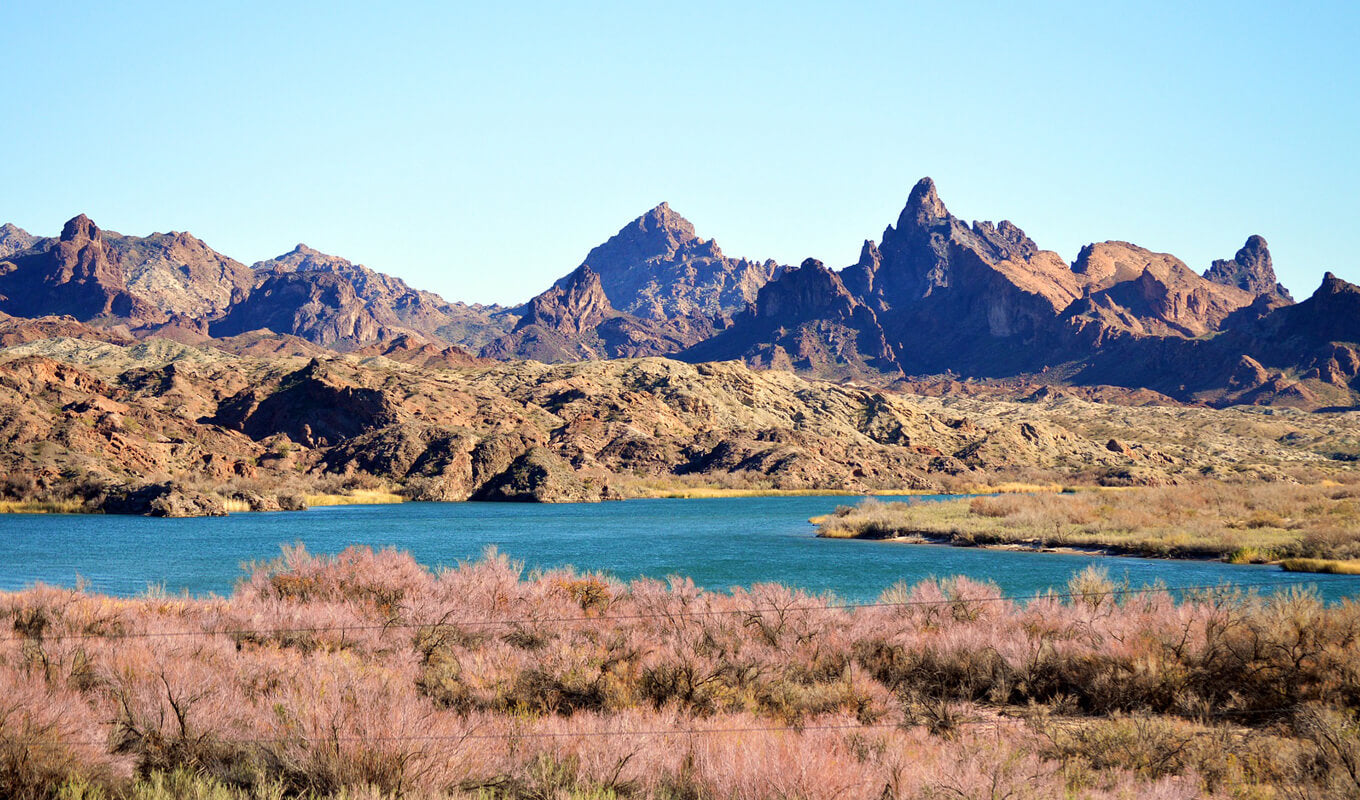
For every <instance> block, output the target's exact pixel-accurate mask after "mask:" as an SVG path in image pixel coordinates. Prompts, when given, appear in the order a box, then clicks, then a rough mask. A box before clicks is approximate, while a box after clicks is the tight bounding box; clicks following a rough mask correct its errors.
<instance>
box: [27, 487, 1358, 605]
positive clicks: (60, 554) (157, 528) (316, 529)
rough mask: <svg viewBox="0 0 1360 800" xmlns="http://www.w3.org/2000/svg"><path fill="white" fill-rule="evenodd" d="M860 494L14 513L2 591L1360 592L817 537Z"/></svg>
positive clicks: (1323, 584) (1240, 572)
mask: <svg viewBox="0 0 1360 800" xmlns="http://www.w3.org/2000/svg"><path fill="white" fill-rule="evenodd" d="M846 502H853V499H852V498H845V497H760V498H724V499H710V500H629V501H625V502H619V503H598V504H568V505H525V504H512V503H503V504H502V503H408V504H404V505H384V506H337V507H331V508H317V509H312V510H310V511H305V512H300V513H298V512H294V513H257V514H233V515H231V516H229V517H216V518H206V519H148V518H145V517H118V516H85V515H19V514H11V515H3V516H0V589H19V588H22V587H24V586H27V585H30V584H32V583H34V582H36V581H42V582H44V583H49V584H57V585H66V586H69V585H73V584H74V583H75V581H76V578H77V576H80V577H82V578H84V579H86V580H88V581H89V582H90V584H91V587H92V588H93V589H95V590H97V591H102V592H109V593H113V594H124V595H126V594H138V593H141V592H144V591H146V589H147V587H148V585H153V584H158V585H163V586H164V587H165V589H166V590H168V591H170V592H180V591H188V592H190V593H193V594H207V593H217V594H227V593H230V592H231V590H232V586H233V585H234V583H235V581H236V579H237V578H239V577H240V576H241V574H242V572H241V565H242V564H243V563H246V562H250V561H255V560H262V559H270V558H273V557H275V556H277V555H278V554H279V546H280V545H282V544H289V543H294V542H302V543H303V544H305V545H306V546H307V548H308V549H309V550H310V551H312V552H315V553H334V552H337V551H339V550H341V549H343V548H345V547H346V546H349V545H352V544H367V545H372V546H374V547H386V546H392V547H396V548H399V549H401V550H407V551H410V552H411V554H412V555H414V556H415V558H416V559H417V560H418V561H420V562H421V563H423V564H426V565H429V566H432V567H435V566H440V565H446V566H452V565H455V564H457V563H458V562H459V561H463V560H468V559H475V558H477V557H479V556H480V555H481V553H482V552H483V551H484V550H485V548H487V547H488V546H495V547H496V548H498V549H499V550H500V551H501V552H504V553H507V554H509V555H510V556H511V557H512V558H514V559H516V560H520V561H523V562H524V563H525V566H526V568H528V569H533V568H536V567H557V566H563V565H573V566H575V567H577V568H578V569H580V570H589V571H595V570H599V571H604V572H608V573H611V574H613V575H614V576H616V577H618V578H623V579H628V578H634V577H637V576H642V575H645V576H651V577H658V578H663V577H665V576H667V575H676V574H679V575H686V576H689V577H691V578H693V579H694V581H695V582H696V583H698V584H699V585H701V586H706V587H709V588H714V589H727V588H730V587H732V586H749V585H750V584H752V583H758V582H767V581H778V582H781V583H785V584H789V585H793V586H797V587H801V588H804V589H809V590H812V591H816V592H833V593H834V594H836V595H837V596H839V597H840V598H843V599H845V600H850V601H863V600H871V599H873V598H875V597H877V596H878V595H879V593H880V592H882V591H883V590H884V589H885V588H887V587H889V586H891V585H892V584H893V583H895V582H897V581H900V580H905V581H908V582H916V581H920V580H922V579H925V578H928V577H931V576H949V575H968V576H971V577H974V578H978V579H982V580H988V581H994V582H995V583H997V584H999V585H1000V586H1001V588H1002V589H1003V591H1005V592H1006V593H1008V594H1015V595H1027V594H1032V593H1034V592H1037V591H1040V590H1043V589H1045V588H1048V587H1059V586H1062V585H1064V584H1065V583H1066V582H1067V580H1068V578H1069V577H1070V576H1071V575H1072V574H1073V573H1075V572H1078V571H1080V570H1082V569H1084V568H1085V567H1087V566H1088V565H1090V564H1098V565H1100V566H1102V567H1106V568H1107V569H1109V571H1110V574H1111V577H1112V578H1114V579H1116V580H1121V579H1127V580H1128V581H1129V583H1130V584H1131V585H1133V586H1143V585H1147V584H1149V583H1152V582H1154V581H1156V580H1161V581H1163V582H1165V583H1166V584H1167V585H1168V586H1172V587H1176V586H1200V585H1216V584H1221V583H1240V584H1257V583H1270V584H1276V583H1278V584H1280V585H1300V586H1303V585H1313V584H1316V585H1317V586H1318V587H1319V591H1321V592H1322V594H1323V595H1324V596H1325V597H1327V598H1328V599H1336V598H1339V597H1343V596H1350V595H1357V594H1360V577H1340V576H1330V575H1329V576H1317V575H1301V574H1293V573H1286V572H1282V571H1281V570H1279V569H1277V568H1274V567H1259V566H1233V565H1228V564H1222V563H1218V562H1202V561H1168V560H1161V559H1143V558H1108V557H1099V556H1083V555H1067V554H1055V553H1031V552H1012V551H1005V550H980V549H972V548H962V547H946V546H932V545H907V544H895V543H891V542H872V541H851V540H829V539H817V538H815V537H814V536H813V533H814V530H813V526H812V525H811V524H809V523H808V521H807V519H808V517H810V516H813V515H817V514H825V513H828V512H830V511H832V510H833V509H835V507H836V506H837V505H840V504H843V503H846Z"/></svg>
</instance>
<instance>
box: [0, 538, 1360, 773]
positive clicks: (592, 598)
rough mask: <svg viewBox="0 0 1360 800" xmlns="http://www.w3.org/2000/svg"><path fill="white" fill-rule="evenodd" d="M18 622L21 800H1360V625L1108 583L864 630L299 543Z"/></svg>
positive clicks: (4, 712) (41, 606)
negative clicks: (195, 578) (225, 587)
mask: <svg viewBox="0 0 1360 800" xmlns="http://www.w3.org/2000/svg"><path fill="white" fill-rule="evenodd" d="M0 619H3V620H4V621H5V627H6V628H7V629H8V630H9V631H11V633H10V634H9V635H7V636H6V637H5V638H3V640H0V686H3V696H4V697H5V701H4V703H3V704H2V705H0V794H4V795H5V796H8V797H16V798H48V797H109V798H113V797H119V798H121V797H128V798H134V797H135V798H153V797H154V798H159V797H170V796H205V797H223V798H228V797H241V798H245V797H341V796H344V797H395V796H402V797H408V796H416V797H506V798H541V797H613V798H617V797H657V798H661V797H665V798H710V797H711V798H729V797H740V798H766V797H768V798H775V797H801V798H828V799H829V798H844V797H851V798H858V797H862V798H882V797H891V798H923V799H924V798H938V797H959V796H962V797H992V796H1007V797H1015V798H1041V797H1042V798H1049V797H1090V798H1116V797H1117V798H1132V797H1161V798H1191V797H1225V798H1226V797H1242V798H1245V797H1264V798H1271V797H1281V798H1282V797H1292V796H1297V791H1299V790H1300V789H1303V790H1306V791H1307V792H1308V793H1309V794H1308V795H1307V796H1312V797H1336V798H1340V797H1350V796H1354V793H1355V792H1356V791H1357V789H1360V784H1358V783H1357V782H1356V780H1355V777H1354V773H1352V772H1351V771H1349V770H1348V767H1347V765H1348V764H1354V763H1356V762H1355V760H1354V759H1356V758H1357V757H1360V723H1357V718H1356V710H1357V703H1358V702H1360V701H1357V698H1360V607H1358V606H1356V605H1355V604H1354V603H1352V602H1349V601H1345V602H1342V603H1340V604H1338V605H1335V606H1330V607H1329V606H1324V605H1323V604H1322V603H1320V602H1319V601H1318V600H1317V599H1316V598H1315V597H1312V596H1310V595H1308V594H1297V593H1295V594H1289V595H1280V596H1274V597H1270V598H1266V599H1263V598H1257V597H1252V596H1249V595H1244V594H1241V593H1238V592H1229V591H1218V592H1202V593H1198V594H1195V595H1192V596H1189V597H1184V598H1180V600H1179V601H1178V600H1177V599H1175V598H1173V597H1172V596H1171V595H1170V594H1168V593H1166V592H1163V591H1148V592H1138V593H1134V594H1120V593H1119V589H1118V587H1115V586H1113V585H1111V584H1110V582H1109V581H1108V580H1107V579H1105V578H1104V577H1103V576H1102V575H1101V574H1100V573H1099V572H1096V571H1090V572H1087V573H1084V574H1083V575H1080V576H1078V577H1077V578H1075V579H1073V581H1072V583H1071V584H1070V585H1069V586H1067V587H1060V588H1059V591H1058V592H1057V593H1055V594H1053V595H1051V596H1049V597H1046V598H1043V599H1038V600H1034V601H1032V602H1029V603H1027V604H1020V603H1016V602H1013V601H1010V600H1007V599H1005V598H1003V597H1001V596H1000V595H999V594H998V592H997V590H996V589H995V588H994V587H990V586H988V585H986V584H980V583H976V582H971V581H967V580H963V579H956V580H940V581H931V582H926V583H923V584H920V585H916V586H905V585H904V586H898V587H895V588H893V589H892V590H890V591H888V592H887V593H885V594H884V595H883V597H882V598H881V599H880V601H879V602H878V603H875V604H869V605H860V606H854V607H846V606H843V605H841V604H839V603H837V602H836V601H835V600H834V598H830V597H818V596H810V595H807V594H803V593H799V592H795V591H791V590H789V589H786V588H783V587H781V586H778V585H760V586H756V587H753V588H752V589H750V590H744V591H735V592H733V593H731V594H724V593H712V592H706V591H702V590H699V589H697V588H695V587H694V585H693V584H692V583H690V582H688V581H686V580H685V579H683V578H675V579H672V580H671V581H669V582H667V583H663V582H659V581H652V580H644V581H637V582H633V583H629V584H622V583H618V582H615V581H612V580H609V579H607V578H605V577H603V576H599V575H588V574H585V575H583V574H578V573H575V572H572V571H569V570H557V571H552V572H547V573H539V574H532V575H528V576H526V575H524V574H523V573H522V570H521V569H520V568H518V567H517V566H516V565H514V564H512V563H510V562H508V561H507V560H506V559H505V558H503V557H498V556H495V555H494V554H493V555H489V556H488V557H487V558H485V559H484V560H482V561H480V562H478V563H473V564H465V565H462V566H459V567H457V568H454V569H448V570H442V571H439V572H431V571H429V570H426V569H424V568H422V567H420V566H419V565H417V564H416V563H415V562H414V561H413V560H412V559H411V558H410V557H409V556H406V555H404V554H400V553H397V552H394V551H381V552H373V551H371V550H367V549H354V550H349V551H346V552H344V553H341V554H339V555H338V556H334V557H313V556H310V555H308V554H306V553H305V552H303V551H301V550H296V549H295V550H290V551H288V552H286V553H285V555H284V556H283V558H281V559H280V560H278V561H276V562H273V563H269V564H262V565H259V566H257V567H256V568H254V570H253V571H252V573H251V574H250V575H249V576H248V577H247V578H246V579H244V580H243V581H242V582H241V584H240V585H239V586H238V588H237V589H236V591H235V592H234V593H233V594H232V595H231V596H230V597H212V598H204V599H190V598H186V597H172V596H164V595H148V596H143V597H138V598H128V599H117V598H111V597H107V596H100V595H94V594H88V593H85V592H81V591H78V590H62V589H55V588H47V587H36V588H33V589H29V590H26V591H22V592H16V593H7V594H3V595H0ZM996 792H1000V794H999V795H998V794H996Z"/></svg>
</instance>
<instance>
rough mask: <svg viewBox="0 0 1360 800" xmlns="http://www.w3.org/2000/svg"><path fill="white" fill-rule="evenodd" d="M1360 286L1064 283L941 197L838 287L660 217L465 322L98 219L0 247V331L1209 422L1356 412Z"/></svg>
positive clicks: (1081, 269) (669, 214) (1086, 276)
mask: <svg viewBox="0 0 1360 800" xmlns="http://www.w3.org/2000/svg"><path fill="white" fill-rule="evenodd" d="M1348 287H1349V288H1348ZM1351 288H1353V287H1350V284H1346V283H1345V282H1344V281H1340V280H1339V279H1336V278H1335V277H1333V276H1329V277H1328V279H1327V281H1325V282H1324V284H1323V288H1322V289H1320V290H1319V292H1318V293H1315V294H1314V296H1313V297H1312V298H1310V299H1309V300H1308V301H1305V302H1304V303H1300V304H1298V305H1297V306H1296V305H1294V304H1293V301H1292V299H1291V297H1290V295H1289V292H1288V290H1287V289H1285V287H1284V286H1282V285H1281V284H1280V283H1279V282H1278V280H1277V279H1276V275H1275V271H1274V265H1273V262H1272V259H1271V254H1270V251H1269V248H1268V246H1267V244H1266V241H1265V239H1264V238H1262V237H1260V236H1251V237H1249V238H1248V239H1247V240H1246V242H1245V244H1244V245H1243V247H1242V248H1241V249H1239V250H1238V251H1237V253H1236V254H1235V255H1234V256H1233V258H1231V259H1220V260H1216V261H1214V262H1213V264H1211V265H1210V266H1209V267H1208V269H1206V270H1205V272H1204V273H1203V274H1202V275H1201V274H1199V273H1197V272H1196V271H1195V270H1193V269H1191V268H1190V267H1189V266H1187V265H1186V264H1185V263H1184V262H1183V261H1181V260H1180V259H1178V258H1176V257H1175V256H1174V255H1171V254H1168V253H1161V252H1156V251H1154V250H1150V249H1148V248H1145V247H1142V246H1139V245H1136V244H1132V243H1129V242H1122V241H1100V242H1094V243H1091V244H1088V245H1086V246H1085V247H1083V248H1082V249H1081V251H1080V253H1078V254H1077V257H1076V259H1075V261H1073V262H1072V263H1071V264H1070V265H1069V264H1068V263H1066V262H1065V261H1064V260H1063V258H1062V257H1061V256H1059V255H1058V254H1057V253H1055V252H1053V251H1050V250H1045V249H1043V248H1041V247H1040V246H1039V245H1038V244H1037V243H1036V242H1035V241H1034V240H1032V239H1031V238H1030V237H1029V236H1028V235H1026V233H1025V232H1024V231H1023V230H1021V229H1020V228H1019V227H1018V226H1016V225H1015V224H1013V223H1011V222H1010V221H1006V220H1003V221H1001V222H999V223H992V222H979V221H974V222H971V223H968V222H965V221H964V220H963V219H961V218H959V217H957V216H955V215H954V214H953V213H951V212H950V210H949V209H948V208H947V207H946V206H945V204H944V202H943V200H942V199H941V198H940V195H939V192H938V191H937V188H936V186H935V183H934V182H933V181H932V180H931V179H930V178H923V179H921V180H920V181H919V182H917V184H916V185H915V186H914V187H913V188H912V190H911V192H910V194H909V196H908V198H907V201H906V204H905V205H904V207H903V208H902V211H901V213H900V214H898V216H897V219H896V221H895V223H894V224H892V225H889V226H887V228H886V229H885V230H884V233H883V236H882V239H881V241H878V242H875V241H872V240H871V241H866V242H864V244H863V246H862V248H861V252H860V257H859V258H858V260H857V261H856V263H854V264H852V265H849V266H847V267H845V268H844V269H842V270H840V271H839V272H838V271H835V270H832V269H828V268H827V267H826V266H825V265H823V264H822V263H821V262H819V261H817V260H815V259H808V260H806V261H804V262H803V264H802V266H801V267H799V268H796V269H792V268H784V267H780V266H779V265H777V264H775V262H773V261H764V262H757V261H750V260H747V259H733V258H730V257H728V256H726V255H724V254H723V253H722V251H721V249H720V248H719V247H718V246H717V244H716V243H715V242H714V241H713V240H709V239H703V238H701V237H699V235H698V234H697V233H696V231H695V228H694V226H693V225H692V224H691V223H690V222H689V221H688V220H686V219H685V218H684V217H682V216H680V215H679V214H677V213H676V212H675V211H674V210H673V209H671V208H670V207H669V206H668V205H667V204H665V203H662V204H661V205H658V206H657V207H655V208H653V209H651V210H650V211H648V212H647V213H645V214H643V215H641V216H640V217H638V218H636V219H634V220H633V221H632V222H630V223H629V224H627V225H625V226H624V227H623V228H622V229H621V230H619V232H618V233H616V234H615V235H613V236H611V237H609V238H608V239H607V240H606V241H605V242H603V243H602V244H600V245H599V246H597V247H595V248H593V249H592V250H591V251H590V252H589V253H588V254H587V255H586V257H585V260H584V261H583V262H582V263H581V264H580V265H579V266H578V267H577V268H576V269H575V270H573V271H571V272H570V273H568V274H567V275H565V276H563V277H562V278H560V279H559V280H557V281H556V282H555V283H554V284H553V285H552V286H550V287H548V288H547V289H546V290H545V291H543V292H540V293H539V294H537V295H535V296H534V297H532V298H531V299H530V300H528V301H527V302H526V303H524V304H523V305H521V306H516V307H513V308H507V307H501V306H494V305H493V306H481V305H467V304H464V303H456V302H448V301H446V300H444V299H443V298H441V297H439V296H438V295H435V294H432V293H430V292H424V291H420V290H417V289H414V288H412V287H411V286H409V285H407V284H406V283H405V282H404V281H402V280H401V279H399V278H396V277H394V276H391V275H386V274H383V273H381V272H377V271H375V270H373V269H370V268H368V267H366V266H364V265H362V264H355V263H353V262H351V261H348V260H346V259H344V258H340V257H338V256H333V255H327V254H325V253H321V252H319V251H317V250H314V249H312V248H309V247H307V246H305V245H298V246H297V247H296V248H294V249H293V250H291V251H289V252H287V253H284V254H282V255H280V256H278V257H276V258H273V259H269V260H267V261H261V262H258V263H256V264H254V265H253V266H252V267H245V266H243V265H242V264H240V263H239V262H237V261H234V260H233V259H231V258H228V257H227V256H224V255H222V254H220V253H218V252H216V251H214V250H213V249H211V248H210V247H208V246H207V245H206V244H204V243H203V242H202V241H200V240H199V239H197V238H195V237H193V236H192V235H190V234H187V233H168V234H159V233H157V234H151V235H150V236H144V237H136V236H124V235H121V234H117V233H113V232H108V231H101V230H100V229H99V228H98V227H97V226H95V225H94V223H93V222H92V221H90V220H89V219H88V218H86V217H84V216H80V217H76V218H75V219H73V220H71V221H70V222H68V223H67V225H66V226H65V228H64V229H63V231H62V234H61V236H60V237H57V238H42V237H37V236H33V235H32V234H29V233H27V232H26V231H23V230H22V229H20V228H17V227H15V226H14V225H4V226H0V313H6V314H10V315H14V316H16V317H21V318H36V317H46V316H50V315H68V316H69V317H71V318H73V322H75V323H86V324H88V325H91V326H94V327H98V328H101V329H105V330H108V331H111V332H112V333H113V334H115V335H118V336H124V335H130V336H134V337H147V336H153V335H154V336H159V337H161V338H164V339H173V340H175V341H177V342H180V343H182V344H185V345H192V346H197V345H201V344H211V343H215V346H217V347H219V348H220V349H223V350H226V351H228V352H247V351H248V352H250V353H253V354H258V355H262V356H269V355H270V354H273V356H274V357H284V356H285V354H292V355H297V354H304V353H324V352H326V351H339V352H355V353H360V354H365V355H366V356H372V357H382V358H387V359H389V360H395V361H406V362H407V363H410V364H428V365H431V366H437V365H441V364H442V365H445V366H450V367H452V366H457V365H458V364H462V363H474V362H475V360H476V359H477V358H490V359H499V360H516V359H528V360H537V361H543V362H548V363H564V362H572V361H582V360H600V359H613V358H622V357H646V356H655V355H676V356H678V357H680V358H683V359H684V360H686V361H690V362H702V361H710V360H732V359H737V360H742V361H744V362H745V363H746V364H748V365H749V366H753V367H757V368H762V369H782V370H792V371H796V372H800V373H804V374H806V375H810V376H815V377H822V378H829V379H834V380H840V381H857V382H864V383H872V384H878V385H891V384H896V385H897V386H899V387H901V388H905V389H911V388H912V387H932V389H931V390H932V391H934V390H935V388H938V387H949V386H965V384H963V383H959V382H958V381H957V380H956V379H959V378H975V379H980V380H983V381H986V382H988V383H987V384H986V386H987V387H989V388H987V389H986V391H988V392H1004V391H1007V389H1006V387H1013V388H1014V390H1015V391H1017V392H1021V391H1023V392H1025V393H1029V394H1032V393H1034V392H1036V391H1038V390H1040V389H1041V388H1042V387H1046V386H1047V387H1052V386H1058V385H1081V386H1086V387H1092V388H1091V389H1090V392H1094V394H1090V396H1100V397H1125V396H1128V397H1134V396H1137V397H1143V396H1144V395H1143V394H1139V392H1140V391H1141V390H1144V389H1146V390H1149V391H1150V392H1152V394H1151V395H1150V396H1152V397H1155V398H1174V399H1175V400H1179V401H1182V402H1206V403H1213V404H1223V403H1232V402H1245V403H1267V404H1287V405H1296V406H1299V407H1305V408H1315V407H1319V406H1330V405H1352V404H1360V384H1357V382H1356V380H1355V376H1356V370H1355V368H1354V365H1355V364H1356V363H1358V362H1360V355H1357V352H1360V351H1356V349H1355V347H1354V346H1353V345H1354V343H1355V342H1357V341H1360V331H1357V330H1356V327H1357V324H1358V323H1357V321H1356V315H1354V314H1351V313H1350V312H1349V311H1348V310H1347V309H1348V308H1349V307H1348V306H1347V305H1346V302H1347V301H1346V299H1345V298H1348V297H1350V296H1351ZM52 324H53V325H59V324H66V323H52ZM16 335H17V334H16ZM473 354H476V355H475V356H474V355H473ZM1099 386H1113V387H1120V388H1118V389H1116V390H1113V391H1109V392H1105V391H1103V390H1099V389H1098V388H1095V387H1099ZM1088 394H1089V392H1088Z"/></svg>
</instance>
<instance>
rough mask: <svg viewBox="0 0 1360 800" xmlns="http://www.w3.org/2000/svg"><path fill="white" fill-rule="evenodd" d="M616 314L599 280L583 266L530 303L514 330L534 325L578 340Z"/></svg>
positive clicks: (587, 267)
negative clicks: (576, 337) (578, 337)
mask: <svg viewBox="0 0 1360 800" xmlns="http://www.w3.org/2000/svg"><path fill="white" fill-rule="evenodd" d="M616 313H617V312H616V311H614V307H613V306H611V305H610V304H609V298H608V297H607V296H606V295H605V291H604V286H603V284H601V282H600V276H599V275H598V274H596V273H595V271H594V270H592V269H591V268H590V267H589V266H587V265H584V264H583V265H581V266H580V267H577V268H576V270H575V271H574V272H572V273H571V274H570V275H568V276H567V277H566V278H564V279H562V280H561V281H558V282H557V284H555V285H554V286H553V287H552V288H551V289H549V290H548V291H546V292H544V293H543V294H540V295H538V296H537V297H535V298H534V299H532V300H530V301H529V304H528V306H527V307H526V308H525V311H524V316H523V317H521V318H520V320H519V322H518V323H517V324H516V325H515V330H516V331H520V330H523V329H525V328H527V327H529V326H530V325H537V326H538V327H540V328H543V329H546V330H550V331H553V332H555V333H560V334H563V335H564V336H580V335H581V334H583V333H586V332H588V331H590V330H592V329H593V328H595V327H596V326H597V325H599V324H600V323H601V322H604V321H605V320H606V319H609V318H610V317H611V316H614V315H615V314H616Z"/></svg>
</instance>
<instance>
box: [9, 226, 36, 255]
mask: <svg viewBox="0 0 1360 800" xmlns="http://www.w3.org/2000/svg"><path fill="white" fill-rule="evenodd" d="M37 243H38V237H36V236H34V235H33V234H31V233H29V232H28V231H26V230H24V229H23V228H20V227H19V226H18V225H15V224H14V223H11V222H6V223H5V224H4V225H0V258H8V257H9V256H11V255H13V254H15V253H22V252H23V251H25V250H27V249H29V248H30V247H32V246H33V245H35V244H37Z"/></svg>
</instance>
